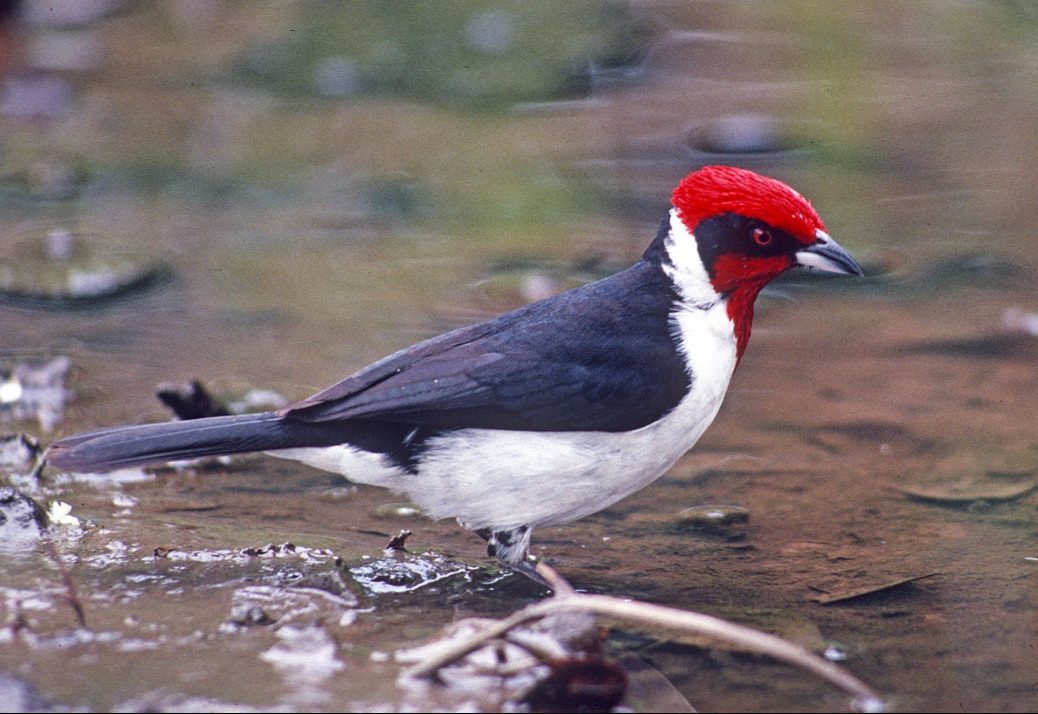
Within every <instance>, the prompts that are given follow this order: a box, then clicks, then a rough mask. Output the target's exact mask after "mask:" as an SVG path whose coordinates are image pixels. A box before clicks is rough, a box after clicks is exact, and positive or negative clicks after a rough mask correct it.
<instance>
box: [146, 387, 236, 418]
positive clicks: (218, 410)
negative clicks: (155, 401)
mask: <svg viewBox="0 0 1038 714" xmlns="http://www.w3.org/2000/svg"><path fill="white" fill-rule="evenodd" d="M155 396H157V397H158V398H159V401H160V402H162V403H163V404H165V405H166V406H167V407H168V408H169V409H170V411H172V412H173V413H174V414H175V415H176V417H177V418H178V419H184V420H187V419H202V418H204V417H214V416H227V415H229V414H230V412H229V411H228V410H227V408H226V407H225V406H224V405H223V404H221V403H220V402H219V401H218V400H216V399H215V398H214V397H213V396H212V395H211V394H209V392H208V391H207V390H206V388H205V387H203V386H202V383H201V382H199V381H198V380H197V379H196V380H193V381H191V382H188V383H186V384H181V383H173V382H165V383H163V384H160V385H159V386H158V387H157V388H156V390H155Z"/></svg>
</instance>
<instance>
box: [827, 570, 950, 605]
mask: <svg viewBox="0 0 1038 714" xmlns="http://www.w3.org/2000/svg"><path fill="white" fill-rule="evenodd" d="M940 574H941V571H939V570H934V571H932V572H929V573H924V574H923V575H912V576H910V577H907V578H899V579H897V580H892V581H890V582H886V583H881V584H879V585H866V586H862V587H857V588H854V589H846V590H842V591H841V590H839V589H838V588H831V589H830V588H828V587H823V586H814V585H812V586H811V589H812V590H814V591H816V592H819V593H821V594H820V595H819V596H818V597H814V598H811V599H812V600H814V601H815V602H817V603H818V604H820V605H835V604H837V603H844V602H848V601H850V600H856V599H858V598H863V597H868V596H870V595H877V594H879V593H886V592H889V591H891V590H895V589H897V588H900V587H903V586H905V585H909V584H911V583H915V582H918V581H920V580H923V579H924V578H932V577H934V576H935V575H940Z"/></svg>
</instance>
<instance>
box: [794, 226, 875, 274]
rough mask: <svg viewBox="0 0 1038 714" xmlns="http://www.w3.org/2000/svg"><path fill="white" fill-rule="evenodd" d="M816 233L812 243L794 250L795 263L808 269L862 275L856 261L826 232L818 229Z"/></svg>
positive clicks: (862, 272)
mask: <svg viewBox="0 0 1038 714" xmlns="http://www.w3.org/2000/svg"><path fill="white" fill-rule="evenodd" d="M817 235H818V240H817V241H816V242H815V243H814V244H812V245H810V246H808V247H807V248H804V249H802V250H798V251H797V252H796V255H795V257H796V261H797V262H796V264H797V265H799V266H801V267H804V268H807V269H809V270H822V271H825V272H826V273H841V274H843V275H857V276H858V277H864V275H865V272H864V271H863V270H862V269H861V266H860V265H858V261H856V260H855V259H854V258H852V257H851V254H850V253H848V252H847V251H845V250H844V249H843V248H841V247H840V244H839V243H837V242H836V241H834V240H833V239H832V238H830V237H829V234H828V233H825V232H824V231H818V233H817Z"/></svg>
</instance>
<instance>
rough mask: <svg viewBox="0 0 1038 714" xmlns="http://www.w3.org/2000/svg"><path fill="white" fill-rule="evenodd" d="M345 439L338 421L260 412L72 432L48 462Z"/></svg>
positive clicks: (86, 464) (132, 460)
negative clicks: (289, 417)
mask: <svg viewBox="0 0 1038 714" xmlns="http://www.w3.org/2000/svg"><path fill="white" fill-rule="evenodd" d="M346 440H348V439H347V438H346V437H345V435H344V433H343V427H342V425H337V424H334V423H325V424H320V423H308V422H301V421H296V420H289V419H285V418H284V417H281V416H279V415H278V414H276V413H274V412H264V413H261V414H242V415H237V416H225V417H208V418H205V419H190V420H187V421H172V422H166V423H162V424H143V425H138V426H122V427H113V428H109V429H101V430H99V431H92V432H87V433H84V434H76V435H74V436H70V437H67V438H65V439H61V440H59V441H57V442H55V443H54V444H52V445H51V447H50V449H49V451H48V452H47V462H48V463H49V464H50V465H51V466H54V467H57V468H60V469H65V470H68V471H105V470H110V469H113V468H123V467H128V466H139V465H142V464H149V463H158V462H165V461H175V460H180V459H193V458H199V457H202V456H224V455H228V454H240V453H245V452H249V451H273V450H276V449H287V448H295V447H301V446H332V445H334V444H339V443H342V442H343V441H346Z"/></svg>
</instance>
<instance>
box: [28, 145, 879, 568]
mask: <svg viewBox="0 0 1038 714" xmlns="http://www.w3.org/2000/svg"><path fill="white" fill-rule="evenodd" d="M797 267H800V268H804V269H807V270H813V271H824V272H830V273H836V274H843V275H857V276H863V275H864V273H863V271H862V269H861V266H860V265H859V264H858V263H857V262H856V261H855V259H854V258H853V257H852V256H851V255H850V253H848V252H847V251H846V250H845V249H844V248H842V247H841V246H840V245H839V244H838V243H837V242H836V241H835V240H833V239H832V238H831V237H830V236H829V234H828V233H827V232H826V228H825V225H824V224H823V222H822V220H821V219H820V218H819V216H818V214H817V213H816V211H815V209H814V208H813V207H812V205H811V203H810V202H809V201H808V200H807V199H805V198H804V197H803V196H802V195H801V194H800V193H798V192H797V191H795V190H794V189H793V188H791V187H789V186H788V185H787V184H785V183H783V182H781V181H779V180H777V179H774V178H770V177H767V176H763V175H761V174H758V173H756V172H753V171H750V170H747V169H743V168H738V167H734V166H720V165H719V166H704V167H702V168H699V169H698V170H695V171H692V172H691V173H689V174H688V175H687V176H685V177H684V178H683V179H682V180H681V181H680V182H679V183H678V185H677V186H676V188H674V190H673V193H672V195H671V207H670V208H669V210H667V211H666V213H665V215H664V217H663V219H662V221H661V223H660V225H659V229H658V230H657V232H656V235H655V238H654V239H653V240H652V241H651V242H650V244H649V246H648V248H647V249H646V250H645V252H644V253H643V254H642V256H641V258H640V259H639V260H638V261H637V262H636V263H635V264H634V265H632V266H630V267H628V268H626V269H624V270H622V271H620V272H618V273H615V274H613V275H611V276H609V277H606V278H603V279H601V280H597V281H595V282H590V283H587V284H585V285H582V286H580V287H577V288H575V289H572V290H569V291H566V292H562V293H559V294H557V295H554V296H552V297H548V298H546V299H543V300H540V301H537V302H533V303H530V304H528V305H525V306H523V307H520V308H518V309H516V310H513V311H511V312H507V313H504V314H501V315H499V316H497V317H493V318H491V319H488V320H486V321H484V322H479V323H477V324H472V325H468V326H464V327H460V328H458V329H455V330H452V331H449V332H446V333H444V334H441V335H439V336H437V337H433V338H431V339H428V340H425V341H423V342H419V343H417V344H415V345H412V346H410V347H407V348H405V349H402V350H400V351H398V352H396V353H394V354H391V355H389V356H388V357H385V358H383V359H381V360H379V361H377V362H374V363H373V364H371V365H369V366H367V367H364V368H363V369H361V370H360V371H358V372H356V373H354V374H352V375H350V376H348V377H346V378H345V379H343V380H342V381H340V382H338V383H336V384H334V385H332V386H330V387H328V388H327V389H324V390H322V391H319V392H317V393H316V394H314V395H313V396H310V397H307V398H305V399H302V400H301V401H297V402H295V403H292V404H289V405H288V406H286V407H284V408H282V409H279V410H277V411H269V412H263V413H254V414H243V415H234V416H215V417H205V418H200V419H191V420H185V421H172V422H166V423H161V424H145V425H130V426H117V427H114V428H108V429H102V430H98V431H92V432H87V433H83V434H78V435H73V436H69V437H66V438H62V439H60V440H58V441H56V442H55V443H53V444H52V445H51V446H50V448H49V450H48V452H47V460H48V462H49V464H50V465H51V466H53V467H56V468H59V469H64V470H66V471H79V472H97V471H105V470H112V469H115V468H121V467H130V466H137V465H143V464H147V463H154V462H167V461H173V460H183V459H192V458H197V457H208V456H221V455H229V454H238V453H245V452H255V451H260V452H266V453H269V454H271V455H273V456H278V457H283V458H288V459H294V460H297V461H301V462H303V463H305V464H308V465H310V466H313V467H316V468H318V469H324V470H326V471H331V472H334V473H338V474H342V475H343V476H345V477H346V478H347V479H349V480H350V481H352V482H356V483H361V484H370V485H375V486H381V487H386V488H389V489H391V490H393V491H396V492H398V493H401V494H404V495H406V496H407V497H409V498H410V499H411V500H412V501H413V502H414V503H416V504H417V505H418V506H419V507H420V508H421V509H422V510H423V511H424V512H425V514H426V515H428V516H430V517H432V518H434V519H441V518H455V519H456V520H457V521H458V523H459V524H460V525H461V526H463V527H464V528H467V529H469V530H471V531H474V532H475V533H477V534H478V535H480V536H481V537H482V538H483V539H484V540H485V541H486V548H487V554H488V556H489V557H491V558H496V559H497V560H498V561H499V562H500V563H501V564H502V565H504V566H506V567H507V568H510V569H512V570H515V571H518V572H520V573H523V574H525V575H528V576H530V577H531V578H533V579H535V580H538V581H542V578H541V577H540V576H538V575H537V570H536V567H535V565H534V563H535V560H534V559H533V558H531V557H530V555H529V550H530V539H531V533H532V531H533V529H534V528H539V527H545V526H556V525H561V524H565V523H569V522H571V521H575V520H578V519H580V518H583V517H585V516H588V515H591V514H593V513H596V512H598V511H600V510H602V509H604V508H607V507H608V506H610V505H612V504H614V503H616V502H617V501H619V500H620V499H622V498H624V497H626V496H628V495H630V494H632V493H634V492H635V491H638V490H639V489H641V488H643V487H645V486H647V485H648V484H650V483H652V482H653V481H655V480H656V479H658V478H659V477H660V476H662V475H663V474H664V473H665V472H666V471H667V470H668V469H669V468H670V467H671V466H672V465H673V464H674V463H675V462H676V461H677V460H678V459H679V458H680V457H681V456H682V455H684V454H685V452H687V451H688V450H689V449H691V448H692V447H693V445H695V443H696V442H697V441H698V440H699V438H700V436H702V434H703V433H704V431H705V430H706V429H707V427H708V426H709V425H710V424H711V422H712V421H713V420H714V418H715V417H716V415H717V413H718V410H719V409H720V407H721V403H722V401H723V399H724V397H725V393H726V392H727V391H728V386H729V382H730V380H731V378H732V375H733V373H734V371H735V369H736V367H737V365H738V364H739V362H740V360H741V359H742V357H743V354H744V352H745V350H746V348H747V344H748V341H749V338H750V331H751V327H752V323H753V312H754V302H755V300H756V298H757V296H758V294H759V293H760V291H761V290H762V289H763V288H764V287H765V286H766V285H767V284H768V283H769V282H770V281H771V280H772V279H773V278H775V277H777V276H778V275H780V274H782V273H784V272H786V271H787V270H790V269H793V268H797Z"/></svg>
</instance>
